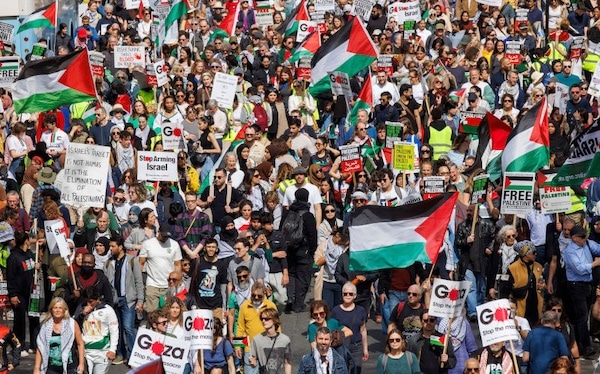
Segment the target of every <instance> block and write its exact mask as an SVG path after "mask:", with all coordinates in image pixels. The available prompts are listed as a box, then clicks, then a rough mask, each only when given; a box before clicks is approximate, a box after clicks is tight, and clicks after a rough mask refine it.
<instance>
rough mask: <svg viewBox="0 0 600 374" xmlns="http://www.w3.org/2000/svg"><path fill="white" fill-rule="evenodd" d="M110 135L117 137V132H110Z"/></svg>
mask: <svg viewBox="0 0 600 374" xmlns="http://www.w3.org/2000/svg"><path fill="white" fill-rule="evenodd" d="M110 135H119V132H111V133H110Z"/></svg>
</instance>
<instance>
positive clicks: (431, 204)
mask: <svg viewBox="0 0 600 374" xmlns="http://www.w3.org/2000/svg"><path fill="white" fill-rule="evenodd" d="M457 198H458V193H454V194H442V195H440V196H436V197H434V198H432V199H429V200H426V201H421V202H418V203H414V204H407V205H401V206H399V207H392V208H390V207H382V206H374V205H367V206H365V207H363V208H359V209H357V210H356V211H355V212H353V213H352V221H351V224H350V270H354V271H371V270H381V269H390V268H404V267H408V266H410V265H412V264H413V263H415V261H420V262H425V263H435V262H436V261H437V257H438V254H439V251H440V248H441V246H442V242H443V240H444V235H445V234H446V230H447V228H448V223H449V222H450V218H451V217H452V212H453V210H454V206H455V203H456V199H457Z"/></svg>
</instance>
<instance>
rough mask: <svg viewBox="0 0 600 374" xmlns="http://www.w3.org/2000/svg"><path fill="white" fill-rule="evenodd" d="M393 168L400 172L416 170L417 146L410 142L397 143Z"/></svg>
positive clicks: (394, 150) (395, 144)
mask: <svg viewBox="0 0 600 374" xmlns="http://www.w3.org/2000/svg"><path fill="white" fill-rule="evenodd" d="M392 159H393V162H392V167H393V168H394V169H395V170H400V171H414V170H415V145H414V144H413V143H408V142H395V143H394V147H393V156H392Z"/></svg>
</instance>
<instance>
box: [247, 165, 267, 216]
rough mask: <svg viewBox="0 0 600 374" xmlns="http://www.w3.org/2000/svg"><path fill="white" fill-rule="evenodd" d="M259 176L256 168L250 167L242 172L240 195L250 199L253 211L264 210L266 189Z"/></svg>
mask: <svg viewBox="0 0 600 374" xmlns="http://www.w3.org/2000/svg"><path fill="white" fill-rule="evenodd" d="M260 182H261V176H260V173H259V171H258V170H257V169H254V168H251V169H248V170H246V172H245V173H244V182H243V185H242V188H243V191H242V195H243V196H244V198H245V199H247V200H250V201H251V202H252V205H253V206H254V208H253V210H254V211H259V212H261V211H264V195H265V193H266V191H268V189H265V188H264V187H263V186H262V185H261V183H260Z"/></svg>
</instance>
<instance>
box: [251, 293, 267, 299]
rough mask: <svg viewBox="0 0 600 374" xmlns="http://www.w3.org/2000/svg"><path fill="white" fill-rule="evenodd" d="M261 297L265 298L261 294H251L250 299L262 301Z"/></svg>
mask: <svg viewBox="0 0 600 374" xmlns="http://www.w3.org/2000/svg"><path fill="white" fill-rule="evenodd" d="M263 297H265V295H262V294H252V298H253V299H262V298H263Z"/></svg>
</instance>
